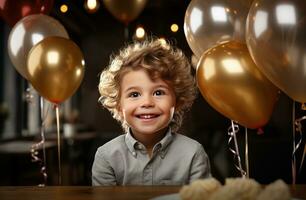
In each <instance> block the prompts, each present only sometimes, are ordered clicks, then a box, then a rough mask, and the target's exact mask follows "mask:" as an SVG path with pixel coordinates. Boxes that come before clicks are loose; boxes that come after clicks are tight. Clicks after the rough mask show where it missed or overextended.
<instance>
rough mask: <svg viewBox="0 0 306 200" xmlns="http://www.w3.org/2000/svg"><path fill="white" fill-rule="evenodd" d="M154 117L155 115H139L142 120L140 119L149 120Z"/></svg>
mask: <svg viewBox="0 0 306 200" xmlns="http://www.w3.org/2000/svg"><path fill="white" fill-rule="evenodd" d="M155 116H156V115H139V117H140V118H142V119H150V118H153V117H155Z"/></svg>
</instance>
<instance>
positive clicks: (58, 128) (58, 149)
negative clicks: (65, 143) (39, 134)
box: [55, 104, 62, 185]
mask: <svg viewBox="0 0 306 200" xmlns="http://www.w3.org/2000/svg"><path fill="white" fill-rule="evenodd" d="M55 111H56V125H57V159H58V184H59V185H62V168H61V136H60V122H59V108H58V105H57V104H55Z"/></svg>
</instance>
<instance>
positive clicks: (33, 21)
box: [8, 14, 68, 79]
mask: <svg viewBox="0 0 306 200" xmlns="http://www.w3.org/2000/svg"><path fill="white" fill-rule="evenodd" d="M49 36H60V37H64V38H68V33H67V31H66V29H65V28H64V26H63V25H62V24H61V23H60V22H59V21H57V20H56V19H54V18H52V17H49V16H47V15H42V14H37V15H29V16H27V17H24V18H23V19H22V20H20V21H19V22H18V23H17V24H16V25H15V26H14V27H13V29H12V30H11V32H10V35H9V38H8V54H9V57H10V59H11V61H12V63H13V65H14V67H15V68H16V70H17V71H18V72H19V73H20V74H21V75H22V76H23V77H24V78H26V79H28V71H27V67H26V61H27V56H28V53H29V51H30V49H31V48H32V47H33V46H34V45H35V44H37V43H38V42H40V41H41V40H42V39H44V38H46V37H49Z"/></svg>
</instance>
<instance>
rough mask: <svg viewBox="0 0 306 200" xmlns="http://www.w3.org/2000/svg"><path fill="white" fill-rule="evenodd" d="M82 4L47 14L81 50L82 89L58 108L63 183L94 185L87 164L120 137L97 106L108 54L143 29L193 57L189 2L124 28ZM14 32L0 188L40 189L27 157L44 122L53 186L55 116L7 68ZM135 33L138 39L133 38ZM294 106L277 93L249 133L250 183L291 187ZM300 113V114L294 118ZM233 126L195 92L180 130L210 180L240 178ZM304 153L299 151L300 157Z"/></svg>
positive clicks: (3, 41)
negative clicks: (201, 151)
mask: <svg viewBox="0 0 306 200" xmlns="http://www.w3.org/2000/svg"><path fill="white" fill-rule="evenodd" d="M0 2H1V1H0ZM16 2H18V1H16ZM86 3H87V1H86V0H55V1H54V3H53V5H52V9H51V11H50V13H49V16H51V17H53V18H55V19H56V20H58V21H59V22H60V23H61V24H62V25H63V26H64V27H65V29H66V30H67V32H68V34H69V37H70V39H71V40H72V41H74V42H75V43H76V44H77V45H78V46H79V47H80V49H81V51H82V52H83V54H84V59H85V63H86V64H85V74H84V79H83V81H82V83H81V86H80V87H79V88H78V90H77V92H76V93H75V94H74V95H73V96H71V97H70V98H69V99H68V100H66V101H65V102H63V103H61V104H60V105H59V110H60V113H59V117H60V123H61V127H60V128H61V134H62V138H61V144H62V145H61V162H62V163H61V166H62V172H61V174H62V176H61V177H62V184H63V185H91V165H92V162H93V159H94V154H95V151H96V149H97V147H99V146H101V145H103V144H104V143H105V142H107V141H109V140H111V139H112V138H114V137H116V136H118V135H119V134H122V133H123V132H122V130H121V127H120V124H118V123H117V122H116V121H115V120H114V119H113V118H112V117H111V115H110V113H109V112H108V111H107V110H106V109H103V108H102V107H101V105H99V104H98V98H99V93H98V90H97V85H98V82H99V73H100V72H101V70H102V69H103V68H104V67H105V66H107V64H108V62H109V58H110V56H111V55H112V54H113V53H116V52H117V51H118V49H119V48H121V47H122V46H124V45H126V44H128V43H130V42H131V41H133V40H143V37H142V35H141V32H142V31H145V32H144V37H147V36H154V37H157V38H160V39H164V40H168V41H170V42H171V43H172V44H173V45H175V46H177V47H179V48H181V49H182V50H183V51H184V53H185V54H186V55H187V57H188V58H189V59H190V62H192V57H193V54H192V51H191V49H190V47H189V46H188V43H187V40H186V37H185V35H184V27H183V26H184V16H185V12H186V9H187V7H188V5H189V3H190V1H189V0H148V1H147V2H146V4H145V6H144V9H143V10H142V11H141V12H140V14H139V16H137V17H136V18H135V19H134V20H132V21H129V23H124V22H123V21H120V20H118V19H117V18H115V17H114V16H113V15H112V14H111V13H110V12H109V10H108V9H107V8H106V6H105V4H104V3H103V1H97V2H96V3H97V4H98V7H97V8H94V9H93V10H90V9H88V6H86ZM63 5H65V6H66V7H65V6H64V7H63ZM0 6H1V5H0ZM61 9H62V10H61ZM12 15H13V14H12ZM139 28H142V29H139ZM11 30H12V26H10V25H9V24H8V23H7V22H6V21H5V20H3V19H1V20H0V185H37V184H40V183H42V182H44V179H43V175H42V173H41V172H40V170H41V167H42V166H41V165H40V163H39V162H33V161H32V159H33V156H31V152H30V150H31V145H33V143H34V144H35V143H39V142H40V141H41V132H40V126H41V124H42V121H44V124H45V138H46V141H45V159H46V162H45V166H46V169H47V170H46V172H47V175H48V179H47V184H48V185H57V184H58V177H59V175H58V173H59V170H58V148H57V139H58V138H57V135H56V113H55V110H54V107H53V106H52V104H51V103H48V102H47V101H45V104H44V105H45V108H44V112H43V113H44V114H43V118H42V117H41V113H40V112H41V106H40V100H39V95H38V94H37V93H36V92H35V90H34V89H33V88H32V89H30V90H29V88H31V86H30V85H29V83H28V82H27V80H26V79H24V78H23V77H22V76H21V75H20V74H19V73H18V72H17V71H16V70H15V68H14V66H13V65H12V63H11V61H10V58H9V56H8V47H7V45H8V44H7V41H8V36H9V34H10V31H11ZM137 30H138V34H140V35H137V34H136V32H137ZM139 32H140V33H139ZM193 73H195V70H193ZM296 106H297V107H299V106H300V105H298V104H297V105H296ZM292 107H293V101H292V100H291V99H290V98H289V97H287V96H286V95H285V94H283V93H281V94H280V97H279V99H278V101H277V103H276V105H275V108H274V111H273V114H272V117H271V119H270V121H269V122H268V124H267V125H266V126H264V127H262V128H261V129H255V130H251V129H248V148H249V150H248V156H249V170H250V177H251V178H255V179H256V180H257V181H259V182H261V183H270V182H272V181H274V180H276V179H278V178H281V179H283V180H285V181H286V182H287V183H291V182H292V176H291V162H292V149H293V146H292V140H293V138H292V131H293V130H292ZM303 114H304V113H302V112H297V115H298V116H302V115H303ZM230 125H231V121H230V119H228V118H226V117H224V116H223V115H222V114H220V113H218V112H217V111H216V110H214V109H213V108H212V107H211V106H210V105H209V104H208V103H207V102H206V101H205V99H204V98H203V97H202V96H201V94H200V93H199V95H198V97H197V99H196V101H195V103H194V105H193V107H192V109H191V110H190V111H189V112H188V113H187V114H186V116H185V120H184V125H183V127H182V129H181V131H180V133H182V134H185V135H187V136H189V137H191V138H194V139H196V140H197V141H199V142H200V143H201V144H203V146H204V148H205V150H206V152H207V153H208V155H209V157H210V161H211V166H212V174H213V176H214V177H216V178H218V179H219V180H220V181H224V179H225V178H226V177H232V176H241V174H240V172H239V171H238V170H237V169H236V168H235V164H237V161H236V160H235V159H234V158H233V154H232V153H231V152H230V150H229V148H233V146H232V145H228V140H229V136H228V128H229V126H230ZM237 139H238V145H239V149H240V155H241V159H242V165H243V167H245V144H246V142H245V128H244V127H243V126H240V130H239V132H238V133H237ZM303 144H304V142H303ZM302 151H303V149H302V150H299V152H298V153H299V154H298V155H299V156H300V155H301V154H302ZM38 156H39V157H40V158H43V151H42V150H41V149H38ZM305 171H306V170H305V169H302V170H301V171H300V172H299V173H298V176H297V182H298V183H306V178H305V177H306V176H305Z"/></svg>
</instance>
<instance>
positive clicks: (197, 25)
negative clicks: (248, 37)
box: [184, 0, 249, 58]
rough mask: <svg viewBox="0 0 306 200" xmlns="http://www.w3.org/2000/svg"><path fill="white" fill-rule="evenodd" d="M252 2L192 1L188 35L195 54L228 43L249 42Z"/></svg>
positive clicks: (188, 10) (186, 28)
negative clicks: (249, 20)
mask: <svg viewBox="0 0 306 200" xmlns="http://www.w3.org/2000/svg"><path fill="white" fill-rule="evenodd" d="M248 11H249V3H246V2H245V1H243V0H235V1H232V0H218V1H215V0H205V1H203V0H192V1H191V2H190V4H189V6H188V8H187V10H186V13H185V20H184V32H185V36H186V39H187V42H188V44H189V46H190V48H191V50H192V51H193V53H194V54H195V55H196V56H197V57H198V58H200V57H201V55H202V53H203V52H204V51H206V50H208V49H209V48H211V47H212V46H214V45H216V44H219V43H222V42H224V41H230V40H238V41H241V42H244V41H245V34H244V33H245V22H246V18H247V14H248Z"/></svg>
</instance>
